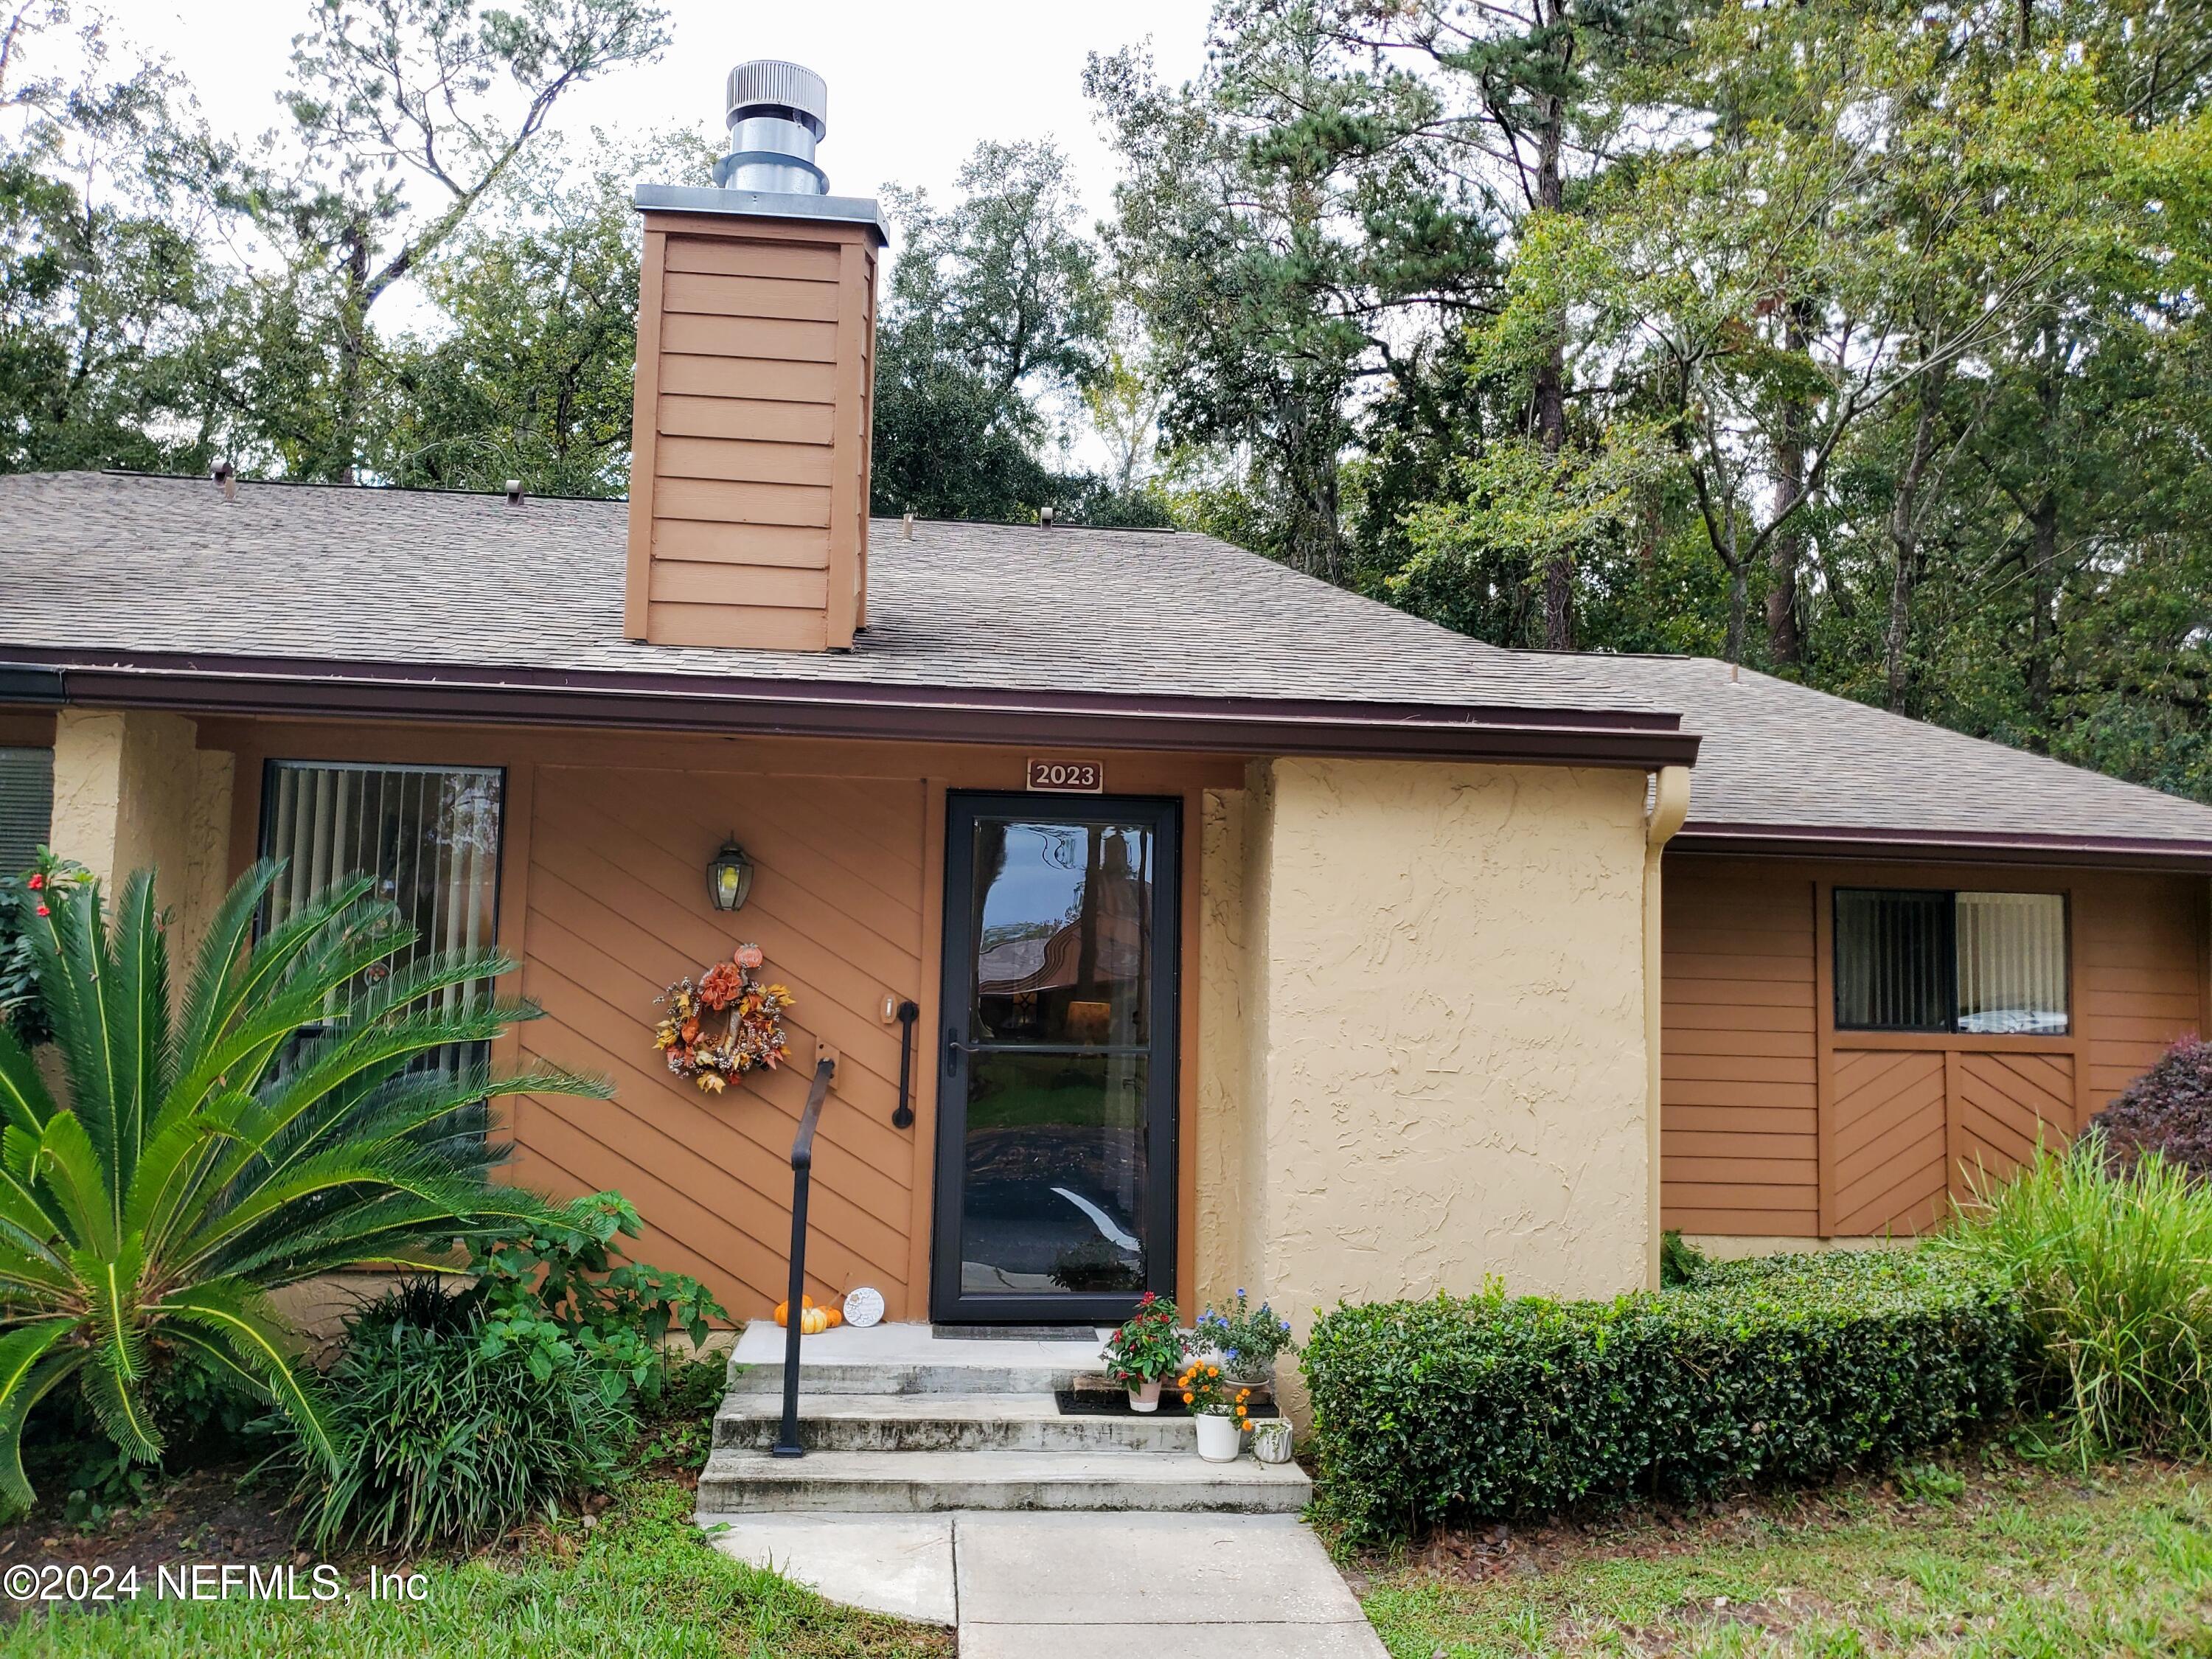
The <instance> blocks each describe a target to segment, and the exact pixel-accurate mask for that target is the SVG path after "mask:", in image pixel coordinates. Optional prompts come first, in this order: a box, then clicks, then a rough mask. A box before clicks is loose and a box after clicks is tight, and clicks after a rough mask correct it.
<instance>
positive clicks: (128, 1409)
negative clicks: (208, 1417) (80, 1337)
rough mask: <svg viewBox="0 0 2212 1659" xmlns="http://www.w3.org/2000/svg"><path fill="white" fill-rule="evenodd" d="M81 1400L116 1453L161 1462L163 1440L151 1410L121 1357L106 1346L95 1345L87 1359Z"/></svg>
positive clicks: (102, 1344) (103, 1344)
mask: <svg viewBox="0 0 2212 1659" xmlns="http://www.w3.org/2000/svg"><path fill="white" fill-rule="evenodd" d="M84 1398H85V1403H86V1404H87V1405H88V1406H90V1407H92V1414H93V1415H94V1417H96V1418H98V1419H100V1427H101V1428H102V1429H104V1430H105V1431H106V1433H107V1437H108V1438H109V1439H110V1440H112V1441H113V1442H114V1443H115V1448H116V1449H117V1450H118V1451H119V1452H121V1453H123V1454H124V1455H125V1456H126V1457H130V1458H133V1459H136V1460H137V1462H142V1463H152V1462H158V1461H159V1460H160V1458H161V1446H162V1436H161V1427H160V1425H157V1424H156V1423H155V1421H154V1413H153V1410H152V1408H151V1407H149V1405H148V1404H147V1402H146V1401H145V1399H144V1398H143V1395H141V1393H140V1390H139V1386H138V1379H137V1378H136V1377H135V1376H131V1375H130V1374H129V1373H128V1372H127V1371H126V1370H125V1368H124V1363H123V1358H122V1356H121V1355H119V1354H118V1353H117V1352H115V1351H114V1350H113V1349H112V1348H110V1347H108V1346H106V1344H105V1343H99V1344H95V1345H94V1347H93V1349H92V1352H91V1353H90V1354H89V1356H88V1358H86V1361H85V1367H84Z"/></svg>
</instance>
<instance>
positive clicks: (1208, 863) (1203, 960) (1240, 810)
mask: <svg viewBox="0 0 2212 1659" xmlns="http://www.w3.org/2000/svg"><path fill="white" fill-rule="evenodd" d="M1247 800H1248V797H1247V796H1246V794H1245V792H1244V791H1243V790H1241V789H1210V790H1208V791H1206V799H1205V811H1204V816H1203V817H1202V819H1201V820H1200V825H1199V913H1198V916H1199V938H1198V1032H1199V1052H1198V1179H1197V1182H1196V1183H1195V1185H1196V1188H1197V1195H1198V1210H1197V1217H1196V1220H1197V1226H1198V1237H1197V1241H1196V1248H1195V1249H1194V1252H1193V1254H1194V1260H1195V1264H1196V1272H1197V1284H1196V1286H1195V1290H1196V1293H1197V1298H1198V1305H1199V1306H1203V1305H1204V1304H1206V1303H1207V1302H1209V1301H1211V1302H1215V1303H1220V1302H1223V1301H1225V1300H1226V1299H1227V1298H1228V1297H1231V1295H1233V1294H1234V1293H1235V1291H1236V1289H1237V1285H1238V1283H1239V1282H1240V1281H1239V1280H1238V1279H1237V1274H1238V1273H1240V1272H1241V1271H1242V1270H1243V1263H1244V1261H1246V1260H1247V1259H1248V1257H1249V1254H1250V1251H1251V1248H1252V1239H1251V1237H1249V1231H1250V1230H1249V1228H1248V1225H1247V1224H1248V1222H1249V1220H1250V1219H1251V1218H1252V1212H1251V1210H1250V1208H1249V1206H1247V1204H1246V1203H1245V1190H1244V1176H1245V1164H1246V1162H1247V1158H1248V1156H1249V1154H1248V1150H1247V1146H1246V1141H1247V1139H1248V1137H1249V1133H1250V1123H1249V1117H1248V1115H1247V1113H1246V1111H1245V1109H1244V1107H1245V1088H1244V1064H1245V1042H1246V1033H1245V1028H1244V1015H1245V1008H1244V979H1245V954H1246V950H1247V940H1246V938H1245V923H1246V915H1247V911H1246V902H1245V891H1244V856H1245V817H1246V804H1247ZM1188 1311H1189V1312H1190V1313H1191V1314H1192V1315H1195V1313H1196V1312H1197V1307H1194V1308H1192V1309H1190V1310H1188Z"/></svg>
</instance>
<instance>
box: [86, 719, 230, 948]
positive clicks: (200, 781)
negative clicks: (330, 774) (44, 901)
mask: <svg viewBox="0 0 2212 1659" xmlns="http://www.w3.org/2000/svg"><path fill="white" fill-rule="evenodd" d="M195 738H196V733H195V729H194V727H193V725H192V722H191V720H187V719H185V717H184V716H183V715H181V714H162V713H160V712H157V711H155V710H150V709H131V710H129V711H127V712H126V711H122V710H115V709H97V708H64V709H63V710H62V711H61V714H60V716H59V718H58V720H56V721H55V725H54V821H53V836H52V843H51V844H52V847H53V849H54V851H55V852H57V853H58V854H61V855H62V856H63V857H64V858H70V859H75V860H76V861H77V862H78V863H80V864H82V865H83V866H85V867H86V868H87V869H88V870H90V871H91V872H93V873H94V875H96V876H98V877H99V878H100V882H101V884H102V885H103V886H104V887H105V888H106V890H107V895H108V901H109V902H110V903H111V904H112V902H114V900H115V897H116V896H117V894H118V890H119V884H120V882H121V881H122V879H123V878H125V877H127V876H128V875H129V874H130V873H131V872H132V871H133V870H140V869H146V868H149V867H151V868H152V869H154V870H155V872H156V874H155V895H156V896H157V897H159V899H160V900H161V905H162V907H163V908H165V909H167V911H168V912H169V915H170V932H169V951H170V961H171V963H173V964H179V963H183V962H185V960H187V959H188V958H189V957H190V954H191V952H192V951H194V950H196V949H197V946H198V944H199V940H200V937H201V935H202V933H204V930H205V928H206V927H207V923H208V921H209V919H210V916H212V915H213V914H214V911H215V908H216V905H217V904H219V903H220V902H222V894H223V890H224V887H225V885H226V882H225V876H226V873H227V868H228V861H229V841H230V811H231V789H232V784H233V781H234V779H233V773H234V765H233V762H232V757H230V756H229V755H228V754H227V753H224V752H222V751H221V750H207V749H201V748H199V747H197V744H196V741H195ZM173 972H175V973H177V974H178V975H179V978H181V969H176V968H173Z"/></svg>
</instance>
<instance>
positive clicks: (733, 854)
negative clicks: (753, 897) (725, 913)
mask: <svg viewBox="0 0 2212 1659" xmlns="http://www.w3.org/2000/svg"><path fill="white" fill-rule="evenodd" d="M752 890H753V861H752V860H750V859H749V858H747V857H746V856H745V849H744V848H742V847H740V846H738V838H737V837H736V836H731V837H730V838H729V839H728V840H727V841H726V842H723V843H722V850H721V851H720V852H719V853H717V854H714V858H713V859H712V860H710V861H709V862H708V866H707V896H708V898H709V899H711V900H712V901H713V902H714V908H716V909H717V910H736V909H739V908H743V906H744V902H745V895H746V894H748V893H750V892H751V891H752Z"/></svg>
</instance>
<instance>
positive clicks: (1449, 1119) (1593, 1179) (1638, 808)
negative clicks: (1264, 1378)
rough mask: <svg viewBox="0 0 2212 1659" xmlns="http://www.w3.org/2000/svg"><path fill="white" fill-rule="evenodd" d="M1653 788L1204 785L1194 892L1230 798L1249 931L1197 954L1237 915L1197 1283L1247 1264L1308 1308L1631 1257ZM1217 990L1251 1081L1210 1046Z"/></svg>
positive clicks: (1205, 1009) (1347, 770)
mask: <svg viewBox="0 0 2212 1659" xmlns="http://www.w3.org/2000/svg"><path fill="white" fill-rule="evenodd" d="M1644 801H1645V780H1644V775H1642V774H1641V773H1637V772H1625V771H1612V770H1597V769H1567V768H1546V767H1491V766H1475V765H1461V766H1454V765H1443V764H1417V763H1383V762H1358V761H1340V760H1281V761H1273V762H1267V763H1259V764H1255V767H1254V768H1253V769H1252V771H1251V774H1250V775H1249V779H1248V788H1247V791H1246V799H1245V800H1244V802H1243V806H1242V810H1241V814H1240V813H1237V812H1232V811H1230V810H1229V809H1228V808H1227V807H1226V805H1225V808H1224V810H1223V811H1222V813H1221V814H1220V817H1219V823H1218V825H1217V823H1216V815H1215V814H1214V813H1213V812H1212V811H1209V812H1208V814H1207V822H1206V831H1207V841H1206V848H1205V851H1204V854H1203V860H1204V861H1203V865H1202V869H1203V872H1204V875H1205V877H1206V878H1211V879H1212V881H1214V882H1215V883H1216V884H1218V887H1219V889H1220V890H1219V891H1218V893H1210V894H1209V895H1208V896H1207V900H1206V905H1205V911H1206V915H1208V916H1209V917H1210V916H1212V915H1213V913H1214V911H1215V909H1216V908H1217V899H1218V900H1219V901H1220V902H1223V903H1226V902H1228V901H1229V895H1228V891H1227V884H1228V882H1229V879H1230V878H1229V875H1228V871H1229V868H1230V866H1231V863H1232V860H1231V859H1230V857H1229V854H1228V851H1227V848H1226V847H1225V846H1224V848H1222V850H1221V851H1220V853H1219V854H1218V855H1216V854H1215V852H1214V848H1213V840H1214V836H1215V835H1216V833H1217V829H1218V834H1219V836H1221V838H1222V840H1223V841H1224V842H1227V840H1228V838H1229V837H1230V836H1231V824H1232V823H1233V821H1234V819H1235V817H1238V816H1241V817H1242V818H1243V843H1244V846H1243V851H1244V859H1243V866H1242V869H1241V871H1240V872H1239V876H1238V879H1239V884H1240V885H1241V890H1242V903H1241V907H1238V908H1241V914H1242V919H1243V936H1244V944H1245V951H1244V952H1243V957H1242V975H1241V978H1240V979H1239V981H1238V982H1237V983H1236V984H1234V985H1231V983H1230V982H1229V977H1228V975H1227V974H1226V972H1224V973H1221V974H1216V973H1213V972H1210V971H1209V970H1208V967H1207V963H1206V953H1205V948H1204V947H1205V945H1206V944H1210V943H1212V941H1213V938H1214V935H1215V934H1216V933H1218V934H1219V935H1220V936H1221V938H1222V939H1223V940H1224V949H1223V955H1224V957H1225V959H1226V958H1227V957H1228V956H1229V954H1230V953H1229V952H1228V951H1227V949H1226V944H1225V941H1226V940H1227V939H1228V938H1229V937H1230V936H1231V931H1232V930H1231V927H1230V925H1229V923H1228V922H1227V921H1223V922H1221V923H1218V924H1214V923H1211V922H1210V923H1209V925H1208V933H1207V936H1206V939H1205V940H1203V941H1202V944H1201V956H1200V975H1201V994H1202V997H1203V998H1204V999H1205V1000H1202V1002H1201V1011H1202V1018H1203V1019H1204V1021H1205V1023H1206V1026H1207V1028H1208V1029H1207V1036H1206V1039H1205V1042H1206V1054H1207V1061H1206V1069H1205V1071H1204V1072H1203V1073H1202V1076H1205V1077H1206V1078H1207V1079H1208V1083H1207V1085H1206V1086H1202V1087H1201V1091H1200V1112H1201V1114H1202V1122H1201V1127H1200V1179H1201V1193H1200V1262H1201V1267H1200V1282H1201V1288H1202V1291H1204V1292H1205V1293H1208V1294H1212V1295H1217V1296H1218V1294H1219V1293H1220V1291H1221V1287H1222V1286H1223V1285H1227V1284H1230V1283H1231V1281H1232V1280H1233V1281H1234V1282H1235V1283H1241V1284H1244V1285H1247V1287H1248V1288H1249V1289H1251V1290H1252V1291H1254V1293H1255V1294H1258V1293H1260V1292H1262V1291H1264V1292H1265V1293H1266V1294H1267V1295H1268V1296H1270V1297H1273V1299H1274V1302H1275V1305H1276V1306H1277V1307H1278V1308H1279V1309H1280V1310H1283V1311H1284V1312H1285V1314H1287V1315H1288V1316H1290V1317H1291V1319H1292V1320H1293V1322H1295V1323H1296V1324H1297V1326H1298V1327H1299V1328H1301V1329H1303V1328H1304V1327H1305V1326H1307V1325H1308V1324H1309V1323H1310V1320H1311V1318H1312V1316H1313V1314H1314V1312H1315V1310H1317V1309H1326V1308H1328V1307H1329V1306H1332V1305H1334V1304H1335V1303H1336V1302H1337V1301H1338V1300H1339V1299H1340V1298H1349V1299H1352V1300H1369V1299H1374V1298H1378V1297H1405V1296H1413V1297H1419V1296H1425V1295H1428V1294H1430V1293H1431V1292H1433V1291H1437V1290H1440V1289H1441V1290H1449V1291H1455V1292H1467V1291H1475V1290H1478V1289H1480V1287H1481V1285H1483V1283H1484V1281H1485V1280H1486V1279H1487V1278H1489V1277H1491V1276H1493V1275H1495V1276H1497V1277H1498V1278H1500V1279H1503V1280H1504V1283H1505V1285H1506V1286H1507V1288H1508V1289H1509V1290H1511V1291H1516V1292H1536V1291H1541V1292H1547V1293H1552V1294H1558V1295H1569V1296H1603V1295H1610V1294H1612V1293H1613V1292H1615V1291H1624V1290H1630V1289H1634V1288H1637V1287H1638V1286H1640V1285H1643V1284H1644V1282H1645V1279H1646V1277H1647V1273H1648V1272H1649V1269H1650V1249H1651V1239H1652V1233H1651V1218H1650V1213H1649V1212H1650V1142H1649V1137H1648V1126H1647V1122H1646V1115H1647V1082H1646V1076H1647V1074H1646V1067H1645V1041H1644V869H1645V859H1644V833H1645V832H1644V821H1645V811H1644ZM1232 996H1233V998H1234V1000H1233V1001H1232V1000H1231V998H1232ZM1231 1008H1234V1009H1235V1010H1236V1011H1237V1015H1241V1018H1239V1019H1238V1024H1241V1027H1242V1032H1241V1035H1242V1036H1243V1043H1242V1045H1241V1048H1242V1054H1243V1078H1242V1079H1241V1082H1242V1085H1243V1094H1242V1098H1241V1100H1240V1099H1237V1097H1236V1096H1237V1090H1236V1086H1235V1085H1236V1082H1237V1079H1234V1077H1233V1073H1232V1072H1231V1068H1230V1066H1228V1064H1227V1062H1226V1060H1225V1059H1218V1058H1217V1057H1216V1055H1215V1054H1214V1050H1215V1048H1216V1046H1217V1044H1219V1043H1221V1042H1225V1041H1228V1040H1229V1039H1228V1038H1227V1037H1226V1036H1225V1034H1223V1033H1220V1032H1218V1031H1216V1030H1214V1029H1213V1028H1214V1021H1215V1018H1216V1012H1217V1010H1219V1011H1220V1012H1222V1013H1223V1015H1224V1017H1225V1018H1237V1015H1231V1014H1230V1013H1229V1012H1228V1011H1229V1010H1231ZM1239 1154H1241V1156H1240V1155H1239ZM1209 1181H1218V1182H1219V1183H1220V1184H1219V1186H1218V1189H1217V1191H1218V1202H1219V1206H1220V1207H1221V1208H1222V1209H1223V1210H1224V1211H1226V1210H1227V1209H1228V1208H1229V1207H1231V1206H1234V1207H1235V1208H1236V1209H1237V1210H1238V1211H1239V1212H1241V1214H1242V1220H1243V1225H1242V1226H1241V1227H1239V1226H1237V1225H1232V1223H1231V1221H1230V1219H1229V1218H1227V1216H1226V1215H1225V1214H1224V1215H1219V1216H1209V1214H1208V1212H1209V1210H1210V1209H1211V1208H1212V1207H1214V1201H1213V1195H1212V1194H1209V1193H1208V1192H1207V1191H1206V1190H1205V1187H1206V1182H1209ZM1239 1237H1241V1238H1242V1241H1243V1242H1242V1243H1232V1241H1234V1240H1237V1239H1238V1238H1239Z"/></svg>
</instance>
